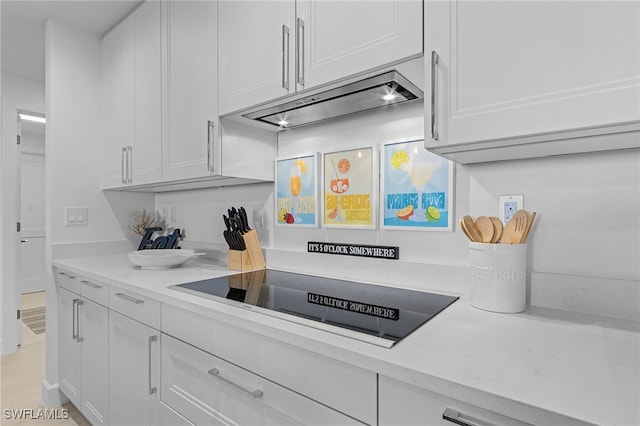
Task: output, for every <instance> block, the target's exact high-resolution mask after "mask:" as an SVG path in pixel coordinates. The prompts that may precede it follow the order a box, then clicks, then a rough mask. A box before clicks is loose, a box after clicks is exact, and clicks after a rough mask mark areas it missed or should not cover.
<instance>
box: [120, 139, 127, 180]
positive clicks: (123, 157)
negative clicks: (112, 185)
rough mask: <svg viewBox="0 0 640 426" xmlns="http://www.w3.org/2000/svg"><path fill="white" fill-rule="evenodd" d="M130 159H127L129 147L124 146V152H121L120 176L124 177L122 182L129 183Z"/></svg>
mask: <svg viewBox="0 0 640 426" xmlns="http://www.w3.org/2000/svg"><path fill="white" fill-rule="evenodd" d="M128 163H129V162H128V161H127V147H126V146H123V147H122V152H121V153H120V166H121V171H120V177H122V183H127V170H128Z"/></svg>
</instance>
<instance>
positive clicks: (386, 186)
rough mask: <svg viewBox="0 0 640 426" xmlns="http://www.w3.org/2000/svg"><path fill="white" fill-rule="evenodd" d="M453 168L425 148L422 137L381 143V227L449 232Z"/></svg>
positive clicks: (451, 215)
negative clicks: (420, 138)
mask: <svg viewBox="0 0 640 426" xmlns="http://www.w3.org/2000/svg"><path fill="white" fill-rule="evenodd" d="M453 169H454V164H453V163H451V162H450V161H448V160H445V159H443V158H442V157H439V156H438V155H436V154H432V153H430V152H428V151H427V150H425V149H424V141H423V140H412V141H406V142H391V143H387V144H385V145H383V147H382V162H381V167H380V170H381V180H382V189H381V200H380V212H381V215H380V216H381V219H380V225H381V227H383V228H393V229H406V230H412V231H413V230H441V231H451V230H452V229H453V228H452V219H453V218H454V215H453V211H452V206H453V204H452V203H453Z"/></svg>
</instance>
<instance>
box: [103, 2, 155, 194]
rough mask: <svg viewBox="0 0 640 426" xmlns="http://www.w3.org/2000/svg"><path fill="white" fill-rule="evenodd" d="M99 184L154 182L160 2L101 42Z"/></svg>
mask: <svg viewBox="0 0 640 426" xmlns="http://www.w3.org/2000/svg"><path fill="white" fill-rule="evenodd" d="M102 61H103V63H102V69H103V73H102V79H103V89H102V93H103V100H102V103H103V114H104V121H103V129H104V134H105V136H104V137H105V139H104V141H103V151H102V157H103V158H102V165H103V166H102V167H103V187H104V188H117V187H122V186H126V185H127V184H135V185H140V184H146V183H152V182H159V181H160V176H161V164H160V158H161V143H162V140H161V133H162V129H161V123H162V109H161V105H162V104H161V100H162V78H161V76H162V42H161V13H160V2H153V1H150V2H146V3H144V4H142V6H140V7H139V8H137V9H136V10H135V11H134V12H133V13H132V14H131V15H129V16H128V17H127V18H126V19H125V20H124V21H123V22H122V23H121V24H120V25H118V26H117V27H116V28H115V29H113V30H112V31H111V32H109V34H107V35H106V36H105V37H104V39H103V41H102Z"/></svg>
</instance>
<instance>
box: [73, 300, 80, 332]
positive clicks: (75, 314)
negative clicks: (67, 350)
mask: <svg viewBox="0 0 640 426" xmlns="http://www.w3.org/2000/svg"><path fill="white" fill-rule="evenodd" d="M79 301H80V299H73V305H72V307H71V338H72V339H73V340H76V339H77V338H78V334H77V333H76V327H77V326H76V324H77V322H78V318H77V315H78V311H77V307H78V302H79Z"/></svg>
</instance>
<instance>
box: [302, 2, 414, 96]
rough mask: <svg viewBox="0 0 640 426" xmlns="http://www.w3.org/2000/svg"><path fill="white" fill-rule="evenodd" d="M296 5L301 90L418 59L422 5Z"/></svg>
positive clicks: (402, 3) (304, 3) (412, 3)
mask: <svg viewBox="0 0 640 426" xmlns="http://www.w3.org/2000/svg"><path fill="white" fill-rule="evenodd" d="M296 4H297V14H298V19H299V20H301V21H302V22H303V23H304V29H302V28H298V34H299V35H301V38H302V40H301V41H300V42H299V44H300V45H301V46H304V50H303V51H301V52H299V55H300V56H299V58H300V60H301V61H303V62H304V66H303V67H302V68H299V71H300V73H301V76H302V79H303V81H304V84H303V85H301V86H298V89H299V90H302V89H304V88H311V87H314V86H317V85H320V84H324V83H328V82H331V81H334V80H338V79H341V78H344V77H347V76H351V75H354V74H358V73H362V72H365V71H368V70H371V69H375V68H379V67H382V66H385V65H390V64H392V63H394V62H398V61H401V60H404V59H407V58H409V57H417V56H420V55H422V19H423V18H422V16H423V11H422V1H420V0H384V1H378V0H374V1H325V0H298V1H297V3H296ZM300 25H302V23H300Z"/></svg>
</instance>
